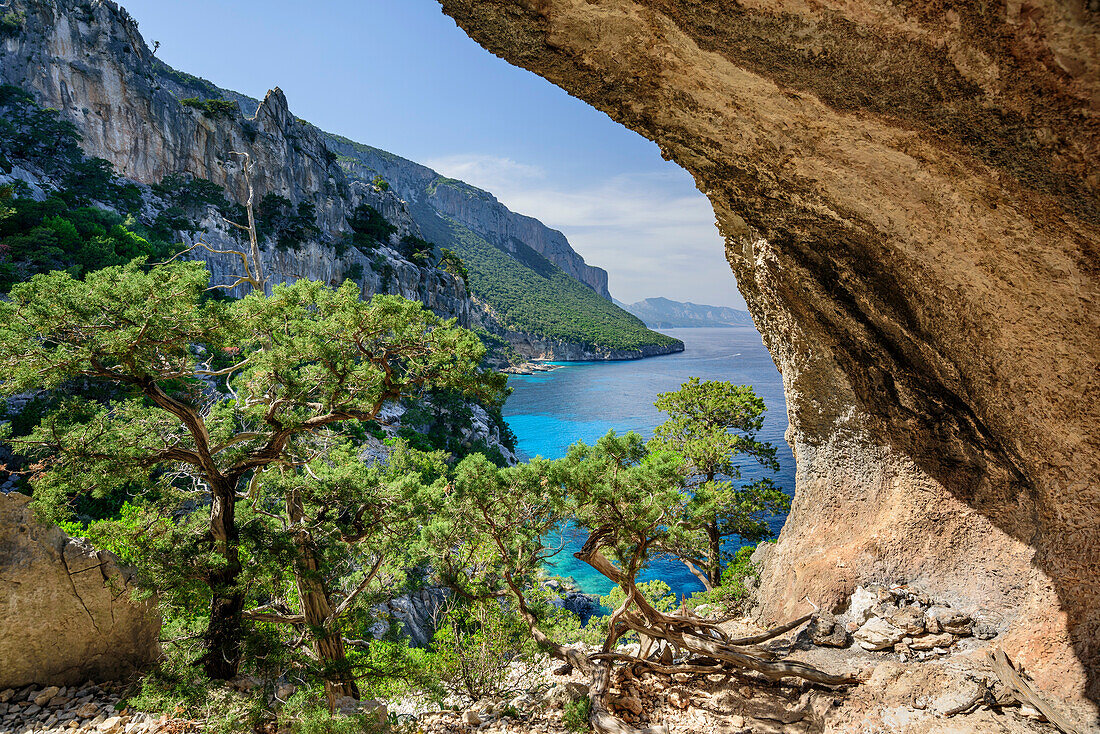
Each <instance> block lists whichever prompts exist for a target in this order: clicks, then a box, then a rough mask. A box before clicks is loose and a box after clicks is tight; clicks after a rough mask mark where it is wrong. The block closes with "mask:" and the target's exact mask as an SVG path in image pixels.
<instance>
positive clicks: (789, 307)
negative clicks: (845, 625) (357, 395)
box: [441, 0, 1100, 701]
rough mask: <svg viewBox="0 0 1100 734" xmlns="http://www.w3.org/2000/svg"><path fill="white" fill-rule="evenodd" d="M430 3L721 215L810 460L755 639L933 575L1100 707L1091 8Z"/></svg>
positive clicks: (667, 0) (1096, 130)
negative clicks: (597, 118) (648, 154)
mask: <svg viewBox="0 0 1100 734" xmlns="http://www.w3.org/2000/svg"><path fill="white" fill-rule="evenodd" d="M441 3H442V5H443V8H444V11H445V12H446V13H448V14H449V15H451V16H452V17H454V18H455V20H456V21H457V22H458V23H459V25H460V26H461V27H463V28H464V29H465V30H466V31H467V32H469V33H470V34H471V36H473V38H474V39H475V40H477V41H478V42H479V43H481V44H482V45H484V46H485V47H486V48H488V49H489V50H491V51H493V52H494V53H496V54H498V55H500V56H502V57H504V58H506V59H508V60H510V61H512V62H513V63H515V64H517V65H520V66H523V67H525V68H528V69H530V70H532V71H534V72H536V73H538V74H540V75H542V76H544V77H546V78H547V79H549V80H550V81H552V82H554V83H556V84H558V85H560V86H562V87H563V88H565V89H566V90H567V91H569V92H570V93H572V94H574V95H575V96H577V97H580V98H581V99H584V100H586V101H588V102H590V103H591V104H593V105H594V106H596V107H597V108H599V109H601V110H603V111H604V112H606V113H607V114H608V115H610V116H611V117H612V118H614V119H616V120H618V121H620V122H622V123H623V124H625V125H627V126H628V127H630V128H632V129H634V130H636V131H638V132H639V133H641V134H642V135H645V136H646V137H648V138H650V139H652V140H654V141H656V142H657V144H658V145H659V146H660V147H661V150H662V152H663V153H664V155H666V156H667V157H668V158H670V159H672V160H674V161H676V162H678V163H679V164H681V165H682V166H684V168H686V169H687V170H688V171H690V172H691V173H692V174H693V175H694V176H695V179H696V182H697V184H698V186H699V188H700V190H701V191H703V192H704V193H706V194H707V196H708V197H709V198H710V200H711V201H712V203H713V205H714V209H715V214H716V217H717V220H718V225H719V228H720V229H721V231H722V233H723V234H724V235H725V237H726V254H727V257H728V260H729V262H730V265H731V267H732V268H733V271H734V273H735V274H736V275H737V279H738V285H739V288H740V290H741V292H742V294H743V295H744V297H745V299H746V301H747V302H748V304H749V308H750V311H751V312H752V314H753V318H754V319H755V321H756V324H757V326H758V327H759V328H760V329H761V331H762V333H763V334H764V340H765V343H766V345H767V346H768V348H769V349H770V350H771V353H772V355H773V357H774V359H775V361H776V364H777V366H778V367H779V368H780V370H781V371H782V373H783V380H784V383H785V387H786V392H787V399H788V411H789V417H790V424H791V427H790V432H789V434H788V440H789V442H790V443H791V445H792V446H793V448H794V454H795V457H796V459H797V462H798V472H797V480H796V481H797V494H796V497H795V501H794V507H793V509H792V511H791V515H790V518H789V520H788V521H787V524H786V526H785V528H784V530H783V533H782V535H781V536H780V540H779V544H778V547H777V548H776V549H775V552H774V553H772V554H771V556H770V559H769V562H768V564H767V566H766V567H765V569H764V571H763V577H762V602H763V613H764V615H765V616H767V617H769V618H771V619H776V620H779V619H783V620H786V619H790V618H793V617H795V616H798V614H801V613H803V612H804V611H805V605H804V603H803V601H802V600H803V599H804V598H805V597H806V596H809V597H810V599H811V600H813V601H814V602H815V603H818V604H821V605H823V606H824V607H826V608H831V609H833V610H834V611H840V610H841V608H842V607H841V606H840V605H841V604H843V603H844V601H845V600H846V598H847V596H848V595H850V593H851V592H852V590H853V589H854V588H855V587H856V586H857V585H859V584H861V583H864V582H867V581H886V580H888V579H890V578H906V579H919V580H920V581H921V583H922V585H923V586H924V587H925V588H926V589H927V590H928V592H929V593H931V594H934V595H935V596H936V597H937V598H942V599H945V600H947V601H949V602H950V603H951V605H952V607H953V608H956V609H959V610H960V611H962V612H963V613H966V614H973V613H974V612H976V611H977V610H979V609H985V610H988V611H991V612H995V613H997V614H998V615H1000V616H1001V618H1003V619H1004V620H1005V622H1006V624H1007V625H1008V627H1009V632H1008V634H1007V636H1006V639H1005V643H1004V644H1005V647H1006V649H1007V651H1008V652H1009V653H1010V654H1011V655H1012V656H1013V659H1014V660H1018V661H1020V662H1021V663H1022V664H1023V665H1024V666H1025V667H1026V668H1027V669H1028V670H1029V671H1031V672H1032V673H1033V674H1034V676H1035V678H1036V680H1037V682H1038V684H1039V685H1040V686H1041V687H1043V688H1045V689H1047V690H1048V691H1050V692H1053V693H1057V694H1063V695H1082V694H1083V695H1086V696H1088V697H1091V698H1092V699H1093V700H1094V701H1095V700H1097V699H1100V555H1098V554H1100V512H1097V510H1096V508H1097V507H1100V483H1098V482H1097V481H1096V477H1097V476H1100V446H1098V441H1100V431H1098V430H1097V428H1098V426H1100V400H1098V399H1097V398H1098V391H1100V380H1098V379H1097V374H1098V373H1097V364H1098V362H1100V284H1098V278H1097V275H1098V272H1100V196H1098V193H1100V114H1098V113H1100V41H1098V39H1100V12H1098V10H1097V7H1096V3H1094V2H1058V1H1056V0H1027V1H1026V2H1022V3H1021V2H1018V1H1012V0H1010V1H1009V2H1004V3H968V2H962V1H961V0H960V1H949V2H938V1H937V2H932V1H931V0H916V1H915V2H905V3H900V2H899V3H895V2H889V1H886V0H883V1H879V0H856V1H855V2H849V1H848V0H822V1H821V2H814V3H801V2H794V1H793V0H751V1H748V2H738V3H734V2H722V1H720V0H523V1H522V2H515V0H441Z"/></svg>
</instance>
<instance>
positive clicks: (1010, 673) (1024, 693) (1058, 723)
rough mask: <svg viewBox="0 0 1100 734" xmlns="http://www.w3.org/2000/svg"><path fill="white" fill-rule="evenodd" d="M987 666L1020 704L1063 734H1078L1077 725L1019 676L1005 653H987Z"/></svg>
mask: <svg viewBox="0 0 1100 734" xmlns="http://www.w3.org/2000/svg"><path fill="white" fill-rule="evenodd" d="M989 664H990V666H991V667H992V668H993V672H994V673H995V674H996V675H997V677H998V678H1000V679H1001V682H1002V683H1004V684H1005V688H1006V689H1007V690H1008V692H1009V693H1011V695H1012V696H1013V697H1014V698H1015V699H1016V701H1018V702H1019V703H1021V704H1027V705H1028V706H1031V707H1032V708H1034V709H1035V710H1037V711H1039V712H1040V713H1042V714H1043V716H1045V717H1046V718H1047V721H1049V722H1050V723H1051V724H1053V725H1054V727H1055V728H1057V729H1058V731H1060V732H1062V733H1063V734H1080V729H1079V728H1078V727H1077V724H1076V723H1075V722H1073V721H1071V720H1070V719H1069V718H1068V717H1067V716H1066V715H1065V714H1064V713H1062V712H1061V711H1060V710H1059V709H1058V708H1057V707H1056V706H1055V705H1054V704H1052V703H1051V702H1050V701H1048V700H1047V699H1046V698H1045V697H1044V696H1042V695H1041V694H1040V693H1039V692H1038V691H1037V690H1035V687H1034V686H1033V685H1031V683H1030V682H1029V681H1028V680H1027V679H1026V678H1024V676H1023V675H1021V674H1020V672H1019V671H1018V670H1016V667H1015V666H1014V665H1013V664H1012V661H1011V660H1009V659H1008V655H1006V654H1005V651H1004V650H1002V649H1000V648H997V649H996V650H993V651H992V652H990V653H989Z"/></svg>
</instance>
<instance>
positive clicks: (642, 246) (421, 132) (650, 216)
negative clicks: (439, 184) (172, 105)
mask: <svg viewBox="0 0 1100 734" xmlns="http://www.w3.org/2000/svg"><path fill="white" fill-rule="evenodd" d="M122 4H123V5H124V6H125V7H126V9H127V10H129V11H130V14H131V15H133V16H134V18H135V19H137V21H138V23H139V25H140V28H141V31H142V35H144V37H145V40H146V42H147V43H149V44H150V46H152V44H153V41H160V43H161V46H160V49H159V51H158V52H157V56H158V57H159V58H160V59H162V60H163V61H165V62H166V63H168V64H170V65H171V66H174V67H176V68H177V69H181V70H183V71H186V72H189V73H191V74H195V75H197V76H200V77H204V78H206V79H209V80H210V81H212V82H214V83H215V84H217V85H219V86H221V87H224V88H227V89H233V90H235V91H238V92H241V93H243V94H247V95H250V96H253V97H258V98H262V97H263V96H264V94H265V93H266V92H267V90H268V89H270V88H272V87H275V86H278V87H280V88H282V90H283V91H284V92H285V93H286V95H287V99H288V100H289V102H290V108H291V110H292V111H293V112H294V114H295V115H297V116H298V117H301V118H304V119H306V120H309V121H310V122H312V123H314V124H315V125H318V126H319V127H321V128H322V129H325V130H328V131H330V132H334V133H338V134H340V135H344V136H346V137H349V138H351V139H353V140H356V141H359V142H362V143H366V144H368V145H372V146H375V147H378V148H383V149H385V150H388V151H390V152H392V153H396V154H398V155H400V156H403V157H405V158H409V159H411V160H414V161H417V162H418V163H422V164H424V165H427V166H430V167H432V168H434V169H436V170H437V171H439V172H440V173H442V174H444V175H446V176H449V177H452V178H458V179H461V180H463V181H466V182H468V183H470V184H473V185H474V186H478V187H481V188H483V189H486V190H488V191H490V192H492V193H493V194H494V195H495V196H496V197H497V198H498V199H500V201H502V202H503V203H504V204H505V205H506V206H508V207H509V208H510V209H512V210H513V211H516V212H519V213H522V214H527V215H530V216H533V217H537V218H538V219H540V220H542V221H543V222H544V223H545V224H547V225H549V226H550V227H553V228H555V229H559V230H561V231H562V232H564V233H565V234H566V236H567V237H568V238H569V241H570V243H571V244H572V245H573V248H574V249H575V250H576V251H577V252H579V253H580V254H581V255H582V256H583V257H584V258H585V260H586V261H587V262H588V263H589V264H591V265H596V266H599V267H602V268H604V269H606V270H607V271H608V273H609V276H610V277H609V287H610V290H611V293H612V295H614V296H615V297H616V298H618V299H619V300H621V301H625V302H628V303H629V302H633V301H637V300H641V299H643V298H648V297H654V296H664V297H666V298H671V299H673V300H678V301H692V302H695V303H702V304H711V305H719V306H733V307H736V308H743V307H744V301H743V300H742V299H741V297H740V294H738V292H737V288H736V283H735V281H734V278H733V274H732V273H731V272H730V268H729V265H728V264H727V263H726V260H725V257H724V252H723V249H724V248H723V244H722V238H721V236H720V235H719V234H718V231H717V229H716V228H715V226H714V214H713V211H712V210H711V207H710V203H709V202H708V201H707V199H706V198H705V197H704V196H703V195H702V194H701V193H699V191H698V190H697V189H696V188H695V184H694V181H693V180H692V178H691V176H690V175H689V174H688V173H687V172H686V171H684V170H683V169H681V168H680V167H679V166H677V165H676V164H674V163H670V162H667V161H664V160H662V159H661V156H660V152H659V150H658V149H657V146H656V145H655V144H654V143H652V142H650V141H648V140H646V139H644V138H642V137H641V136H640V135H638V134H637V133H634V132H633V131H631V130H627V129H626V128H625V127H623V126H622V125H620V124H619V123H617V122H614V121H613V120H611V119H610V118H609V117H607V116H606V115H605V114H604V113H602V112H599V111H598V110H596V109H594V108H593V107H591V106H589V105H588V104H586V103H584V102H581V101H580V100H577V99H574V98H573V97H570V96H569V95H568V94H566V93H565V92H564V91H562V90H561V89H560V88H558V87H556V86H554V85H553V84H550V83H549V82H547V81H545V80H544V79H542V78H541V77H539V76H536V75H535V74H532V73H530V72H528V71H525V70H522V69H518V68H516V67H513V66H511V65H510V64H508V63H507V62H505V61H503V60H501V59H498V58H497V57H495V56H493V55H492V54H490V53H489V52H488V51H486V50H484V49H483V48H481V47H480V46H478V45H477V44H476V43H474V42H473V41H472V40H470V38H469V37H468V36H466V34H465V33H464V32H463V31H462V30H461V29H459V28H458V27H457V26H456V25H455V23H454V21H453V20H451V19H450V18H448V17H447V16H445V15H443V13H442V11H441V10H440V9H439V5H438V4H437V3H436V2H435V0H314V2H312V3H303V2H300V1H295V2H291V1H290V0H262V1H261V0H232V1H231V2H226V0H123V2H122Z"/></svg>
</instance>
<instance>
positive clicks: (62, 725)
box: [0, 681, 200, 734]
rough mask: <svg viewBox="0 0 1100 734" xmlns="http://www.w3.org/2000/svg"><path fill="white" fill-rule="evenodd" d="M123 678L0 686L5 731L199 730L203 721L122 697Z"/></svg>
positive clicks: (161, 733) (152, 733)
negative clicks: (129, 704) (133, 705)
mask: <svg viewBox="0 0 1100 734" xmlns="http://www.w3.org/2000/svg"><path fill="white" fill-rule="evenodd" d="M120 692H121V688H120V686H119V685H118V684H115V685H111V684H102V685H96V684H95V683H93V682H91V681H88V682H87V683H85V684H84V685H81V686H69V687H65V688H59V687H57V686H49V687H48V688H39V687H37V686H28V687H26V688H23V689H21V690H18V691H16V690H14V689H11V688H9V689H7V690H5V691H0V734H32V732H33V733H35V734H44V733H45V732H50V733H51V734H75V733H76V732H81V733H88V734H92V733H93V732H94V734H181V733H182V732H187V731H198V730H199V729H200V725H199V723H198V722H192V721H185V720H180V719H173V718H171V717H169V716H168V715H167V714H146V713H140V712H135V711H131V710H128V709H126V708H125V707H124V706H123V705H121V704H120V703H119V701H120V695H119V694H120Z"/></svg>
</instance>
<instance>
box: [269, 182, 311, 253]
mask: <svg viewBox="0 0 1100 734" xmlns="http://www.w3.org/2000/svg"><path fill="white" fill-rule="evenodd" d="M256 228H257V230H258V234H259V236H260V239H264V240H271V241H274V243H275V248H276V249H277V250H279V251H281V252H286V251H287V250H297V249H299V248H300V247H301V246H302V245H303V244H305V243H306V242H308V241H310V240H315V239H317V238H319V237H320V236H321V228H320V227H318V226H317V209H316V207H315V206H314V204H313V202H310V201H302V202H299V204H298V206H294V203H293V202H291V201H290V199H288V198H286V197H285V196H280V195H278V194H276V193H274V192H272V193H268V194H266V195H265V196H264V198H263V199H261V200H260V206H259V207H258V208H257V211H256Z"/></svg>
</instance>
